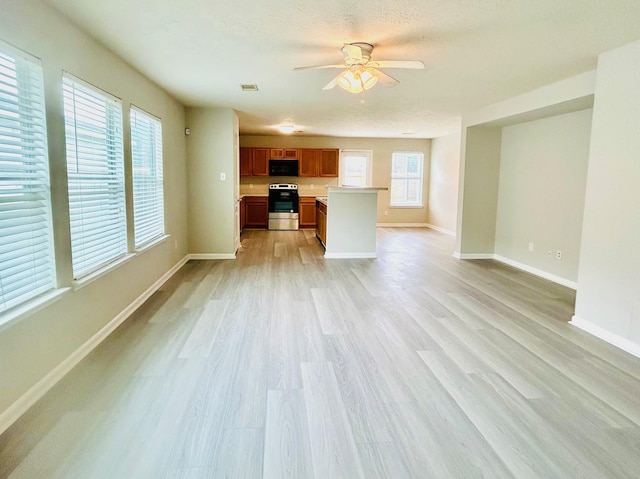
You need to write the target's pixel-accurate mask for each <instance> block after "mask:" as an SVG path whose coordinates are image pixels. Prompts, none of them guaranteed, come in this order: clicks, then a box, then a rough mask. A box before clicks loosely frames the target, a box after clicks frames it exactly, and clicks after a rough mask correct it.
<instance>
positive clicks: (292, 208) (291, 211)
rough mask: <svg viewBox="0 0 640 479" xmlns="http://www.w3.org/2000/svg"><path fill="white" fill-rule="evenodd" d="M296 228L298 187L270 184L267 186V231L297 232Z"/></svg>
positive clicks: (286, 184) (297, 219) (287, 184)
mask: <svg viewBox="0 0 640 479" xmlns="http://www.w3.org/2000/svg"><path fill="white" fill-rule="evenodd" d="M298 228H299V212H298V185H295V184H292V183H271V184H270V185H269V229H270V230H297V229H298Z"/></svg>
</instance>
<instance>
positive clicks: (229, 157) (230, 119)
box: [187, 108, 238, 257]
mask: <svg viewBox="0 0 640 479" xmlns="http://www.w3.org/2000/svg"><path fill="white" fill-rule="evenodd" d="M187 125H188V127H189V129H190V130H191V135H190V136H189V137H188V139H187V156H188V158H189V160H188V161H189V163H188V165H189V167H188V168H189V252H190V253H191V254H205V255H221V256H225V255H226V256H228V257H233V255H235V252H236V241H235V231H236V218H235V203H236V194H237V193H236V184H237V177H236V176H235V175H237V171H238V169H237V166H236V165H237V163H238V151H237V143H236V135H237V132H238V116H237V115H236V113H235V111H233V110H232V109H230V108H189V109H188V110H187ZM221 174H224V175H225V177H226V178H225V180H222V179H221V177H220V175H221Z"/></svg>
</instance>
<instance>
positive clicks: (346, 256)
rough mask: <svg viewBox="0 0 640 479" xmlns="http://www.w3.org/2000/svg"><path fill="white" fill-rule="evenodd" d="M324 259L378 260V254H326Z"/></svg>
mask: <svg viewBox="0 0 640 479" xmlns="http://www.w3.org/2000/svg"><path fill="white" fill-rule="evenodd" d="M324 257H325V258H327V259H362V258H377V257H378V255H377V254H376V253H325V254H324Z"/></svg>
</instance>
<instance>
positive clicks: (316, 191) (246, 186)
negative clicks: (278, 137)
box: [240, 176, 338, 196]
mask: <svg viewBox="0 0 640 479" xmlns="http://www.w3.org/2000/svg"><path fill="white" fill-rule="evenodd" d="M270 183H295V184H297V185H298V194H299V195H300V196H326V195H327V187H328V186H338V178H320V177H317V178H308V177H299V176H292V177H288V176H278V177H268V176H264V177H259V176H252V177H248V178H240V194H241V195H266V194H267V193H268V192H269V184H270Z"/></svg>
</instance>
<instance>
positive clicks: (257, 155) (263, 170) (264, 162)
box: [251, 148, 269, 176]
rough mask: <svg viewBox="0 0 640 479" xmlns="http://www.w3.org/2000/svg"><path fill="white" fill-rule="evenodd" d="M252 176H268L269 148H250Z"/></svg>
mask: <svg viewBox="0 0 640 479" xmlns="http://www.w3.org/2000/svg"><path fill="white" fill-rule="evenodd" d="M252 150H253V158H252V161H251V165H252V167H253V172H252V174H253V176H269V150H268V149H267V148H252Z"/></svg>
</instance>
